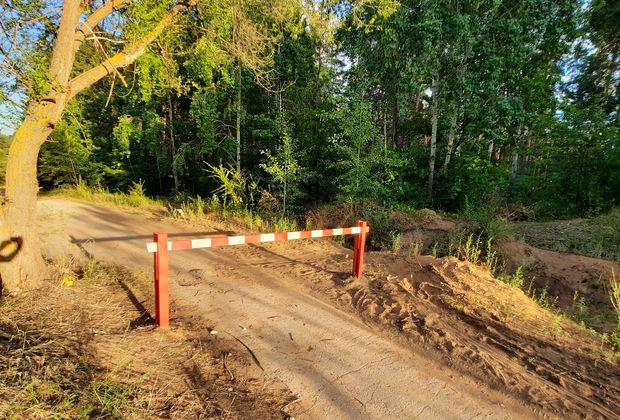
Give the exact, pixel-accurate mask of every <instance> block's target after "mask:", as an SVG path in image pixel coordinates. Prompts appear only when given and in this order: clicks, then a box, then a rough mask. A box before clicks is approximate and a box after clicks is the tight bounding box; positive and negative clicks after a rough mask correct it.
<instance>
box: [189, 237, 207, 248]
mask: <svg viewBox="0 0 620 420" xmlns="http://www.w3.org/2000/svg"><path fill="white" fill-rule="evenodd" d="M192 248H211V238H203V239H192Z"/></svg>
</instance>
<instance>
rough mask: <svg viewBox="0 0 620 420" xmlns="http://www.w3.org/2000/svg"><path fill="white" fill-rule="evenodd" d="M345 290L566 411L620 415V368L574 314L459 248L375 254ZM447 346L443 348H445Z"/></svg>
mask: <svg viewBox="0 0 620 420" xmlns="http://www.w3.org/2000/svg"><path fill="white" fill-rule="evenodd" d="M369 260H370V262H371V264H370V265H369V272H368V274H367V280H353V281H351V282H350V283H347V284H345V285H344V286H343V287H342V288H341V289H340V291H339V296H338V298H339V300H340V301H341V302H343V303H345V304H346V305H349V306H350V307H352V308H354V309H355V310H356V311H357V312H358V313H359V314H360V315H361V316H362V317H363V318H365V319H367V320H369V321H372V322H373V323H375V324H379V325H382V326H384V327H387V328H388V329H390V330H391V331H392V332H396V333H398V334H399V335H400V336H402V337H406V339H407V340H409V343H410V344H414V345H420V344H421V345H422V346H423V347H425V348H426V349H427V350H430V349H434V350H433V351H432V352H431V353H432V354H434V355H437V354H439V355H440V357H441V358H442V360H443V361H444V362H446V363H447V364H449V365H450V366H451V367H454V368H457V369H459V370H461V371H464V372H467V373H469V374H470V375H472V376H474V377H475V378H477V379H478V380H480V381H481V382H485V383H487V384H490V385H491V386H492V387H494V388H496V389H499V390H502V391H504V392H506V393H507V394H509V395H512V396H518V397H519V398H523V399H524V400H526V401H528V402H530V403H532V404H534V405H535V406H538V407H539V408H540V410H541V411H550V412H552V413H554V414H556V415H560V416H561V417H563V418H584V417H589V418H615V417H618V416H620V370H619V369H618V365H617V363H609V362H606V361H604V360H603V358H602V354H601V343H600V341H599V340H597V339H596V338H594V337H593V336H591V335H590V334H588V333H587V332H586V331H585V330H584V329H583V328H581V327H579V326H578V325H576V324H575V323H574V322H572V321H570V320H568V319H566V318H564V317H561V316H559V315H556V314H553V313H551V312H549V311H546V310H544V309H542V308H541V307H539V306H538V305H537V304H536V303H535V302H534V301H532V300H531V299H530V298H529V297H527V296H526V295H525V294H524V293H523V292H522V291H521V290H519V289H516V288H514V287H511V286H508V285H507V284H504V283H502V282H500V281H498V280H496V279H494V278H493V277H492V276H491V275H490V274H489V273H488V272H487V271H486V270H485V269H483V268H481V267H478V266H475V265H472V264H469V263H466V262H461V261H458V260H456V259H454V258H443V259H439V260H437V259H433V258H429V257H423V258H419V259H411V258H404V257H402V256H395V255H392V254H383V253H378V254H374V255H373V254H371V257H370V258H369ZM437 351H439V353H437Z"/></svg>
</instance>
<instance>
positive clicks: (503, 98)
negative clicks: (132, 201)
mask: <svg viewBox="0 0 620 420" xmlns="http://www.w3.org/2000/svg"><path fill="white" fill-rule="evenodd" d="M117 3H118V11H116V12H118V13H111V14H110V15H109V16H107V17H106V18H105V19H102V20H100V21H98V22H96V24H97V26H96V27H93V28H90V27H89V31H90V32H88V33H89V35H88V36H86V35H83V34H85V33H86V32H81V33H82V35H81V38H80V39H79V41H80V47H79V48H78V49H77V50H76V51H75V55H74V58H73V59H74V62H73V68H72V69H71V73H70V74H67V75H66V78H70V77H74V78H73V79H72V80H71V83H72V82H74V81H78V82H81V81H82V79H80V77H81V75H80V76H76V75H78V74H79V73H80V72H84V71H85V70H86V69H89V68H90V69H91V70H89V71H87V72H84V73H83V74H89V75H90V74H91V73H89V72H91V71H93V70H96V69H97V68H98V67H96V66H97V64H98V63H102V64H101V65H103V66H104V67H105V64H106V62H110V63H111V62H112V60H113V59H114V57H116V56H118V55H121V54H122V53H123V52H124V49H125V48H133V47H131V46H130V47H127V45H133V44H132V43H134V44H135V45H138V44H140V43H142V42H143V40H144V39H146V38H148V42H144V45H142V44H140V45H139V47H140V49H139V51H138V49H137V47H136V49H135V51H134V52H135V54H134V56H135V57H134V56H131V60H127V61H126V62H123V64H122V65H119V66H116V67H114V68H113V69H112V68H106V69H104V70H101V73H100V74H97V75H96V77H97V80H100V81H99V82H98V83H92V85H89V86H88V89H85V86H83V85H79V83H78V85H79V88H78V89H76V90H74V92H71V94H70V95H69V96H68V97H67V98H65V99H66V100H64V99H63V101H64V102H63V106H64V108H63V109H61V111H60V113H61V114H62V116H61V118H59V119H58V121H57V123H56V122H55V123H54V124H49V127H50V128H49V134H47V133H46V135H45V136H44V139H43V141H41V148H40V153H38V165H37V179H38V183H39V186H40V187H41V188H42V189H43V190H52V189H55V188H58V187H62V186H65V185H83V186H88V187H92V188H101V189H106V190H109V191H128V190H130V189H135V188H139V189H140V191H144V192H145V193H146V194H147V195H149V196H153V197H166V198H168V199H170V200H172V201H173V202H183V201H184V200H188V199H195V198H196V197H201V199H202V200H205V201H206V202H209V203H217V204H220V205H224V206H229V207H243V208H246V209H252V210H253V211H256V212H259V213H262V214H265V215H266V216H265V217H289V218H295V217H296V216H298V215H300V214H303V213H304V212H305V211H307V210H308V209H311V208H316V207H319V206H322V205H326V204H342V203H355V204H356V205H370V206H372V207H373V208H375V209H403V210H407V209H417V208H424V207H427V208H432V209H436V210H442V211H446V212H452V213H459V212H463V211H467V209H472V208H484V209H485V211H488V212H491V213H494V212H503V214H508V215H510V216H511V217H514V218H517V219H530V220H544V219H551V218H571V217H587V216H593V215H596V214H599V213H601V212H604V211H607V210H609V209H611V208H613V207H614V206H616V205H618V204H619V201H620V115H618V110H619V105H620V73H619V72H620V2H619V1H615V0H609V1H605V0H593V1H578V0H493V1H481V0H458V1H455V0H433V1H429V0H418V1H411V0H402V1H393V0H350V1H346V0H345V1H342V0H324V1H294V0H274V1H271V2H264V1H260V0H209V1H198V2H190V3H187V4H186V3H176V4H175V3H173V2H170V1H155V0H146V1H139V2H125V1H120V2H117ZM106 4H115V2H108V3H106V2H98V1H92V2H86V3H85V5H84V7H85V10H95V9H96V8H97V7H98V6H102V5H103V7H105V5H106ZM103 7H102V8H103ZM113 7H115V6H113ZM176 7H184V8H186V9H187V10H182V11H180V12H178V13H177V10H176V9H175V8H176ZM0 10H1V15H0V16H2V28H1V29H2V31H3V33H4V34H3V36H4V39H3V40H2V41H0V45H1V46H2V50H1V51H0V71H1V72H2V73H0V89H1V90H0V98H2V105H1V106H0V110H1V111H2V113H3V115H2V123H3V125H4V127H3V132H4V133H5V134H7V135H8V137H7V136H3V139H2V146H3V147H2V148H3V150H4V151H5V152H4V153H3V157H2V160H1V163H2V165H3V167H2V169H3V173H4V168H5V166H6V161H7V152H6V150H7V149H8V145H9V143H10V141H9V139H10V136H11V133H12V131H14V130H15V128H16V127H18V126H19V124H20V122H21V121H22V120H23V118H24V115H28V113H29V112H30V111H27V110H26V109H27V104H32V103H34V102H37V101H39V102H38V103H45V101H46V100H47V99H45V98H46V95H48V96H49V95H50V94H49V92H50V91H53V92H55V88H54V86H53V83H54V81H53V80H50V76H49V75H50V73H51V70H53V60H54V57H52V59H51V60H50V54H51V51H52V47H53V45H54V43H55V42H57V40H56V37H60V35H61V32H60V31H58V33H55V32H54V31H55V28H56V27H57V25H58V22H59V19H60V12H61V9H60V4H56V3H54V2H44V1H38V0H37V1H15V0H10V1H4V2H2V5H1V6H0ZM120 11H122V14H121V13H120ZM171 12H174V16H173V18H174V19H173V20H168V21H166V25H162V22H163V19H165V18H166V19H167V17H168V15H169V14H170V13H171ZM93 15H94V14H93ZM76 19H79V18H76ZM158 25H159V26H158ZM83 26H87V25H83ZM160 26H161V27H160ZM164 26H165V27H164ZM153 28H155V29H153ZM149 31H151V32H149ZM155 31H156V32H157V34H155V35H153V36H151V34H153V33H154V32H155ZM16 40H17V42H16ZM58 40H60V38H58ZM50 62H52V64H50ZM94 66H95V67H94ZM69 89H71V87H70V88H69ZM82 89H84V90H83V91H82V92H81V93H77V92H79V91H81V90H82ZM65 102H66V104H65ZM15 148H16V149H17V146H15ZM35 148H36V147H35ZM8 155H9V158H8V160H9V161H10V160H11V153H10V152H9V153H8ZM15 159H16V160H17V159H18V158H17V157H16V158H15ZM9 166H10V165H9ZM20 176H21V175H20ZM7 180H8V177H7ZM8 185H9V183H7V188H8ZM7 194H9V195H10V192H7ZM377 211H380V210H377ZM9 213H10V212H9ZM9 216H10V214H9ZM9 218H10V217H9Z"/></svg>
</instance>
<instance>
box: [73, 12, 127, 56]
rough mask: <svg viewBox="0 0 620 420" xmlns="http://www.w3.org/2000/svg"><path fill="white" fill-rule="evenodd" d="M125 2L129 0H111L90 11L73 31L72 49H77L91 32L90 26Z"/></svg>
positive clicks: (97, 23)
mask: <svg viewBox="0 0 620 420" xmlns="http://www.w3.org/2000/svg"><path fill="white" fill-rule="evenodd" d="M127 3H129V0H111V1H108V2H107V3H104V4H103V6H101V7H100V8H98V9H97V10H95V11H94V12H93V13H91V14H90V16H88V17H87V18H86V19H85V20H84V21H83V22H82V24H81V25H80V27H79V28H78V30H77V31H76V32H75V41H74V47H73V48H74V50H75V51H77V50H78V49H79V48H80V46H81V45H82V43H83V42H84V40H85V39H86V36H87V35H90V34H92V33H93V32H92V28H94V27H96V26H97V25H99V24H100V23H101V21H103V20H104V19H105V18H106V17H108V16H109V15H110V14H112V13H113V12H114V11H115V10H118V9H120V8H122V7H125V5H127Z"/></svg>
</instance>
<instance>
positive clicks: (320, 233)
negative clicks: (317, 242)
mask: <svg viewBox="0 0 620 420" xmlns="http://www.w3.org/2000/svg"><path fill="white" fill-rule="evenodd" d="M310 237H311V238H322V237H323V231H322V230H313V231H310Z"/></svg>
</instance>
